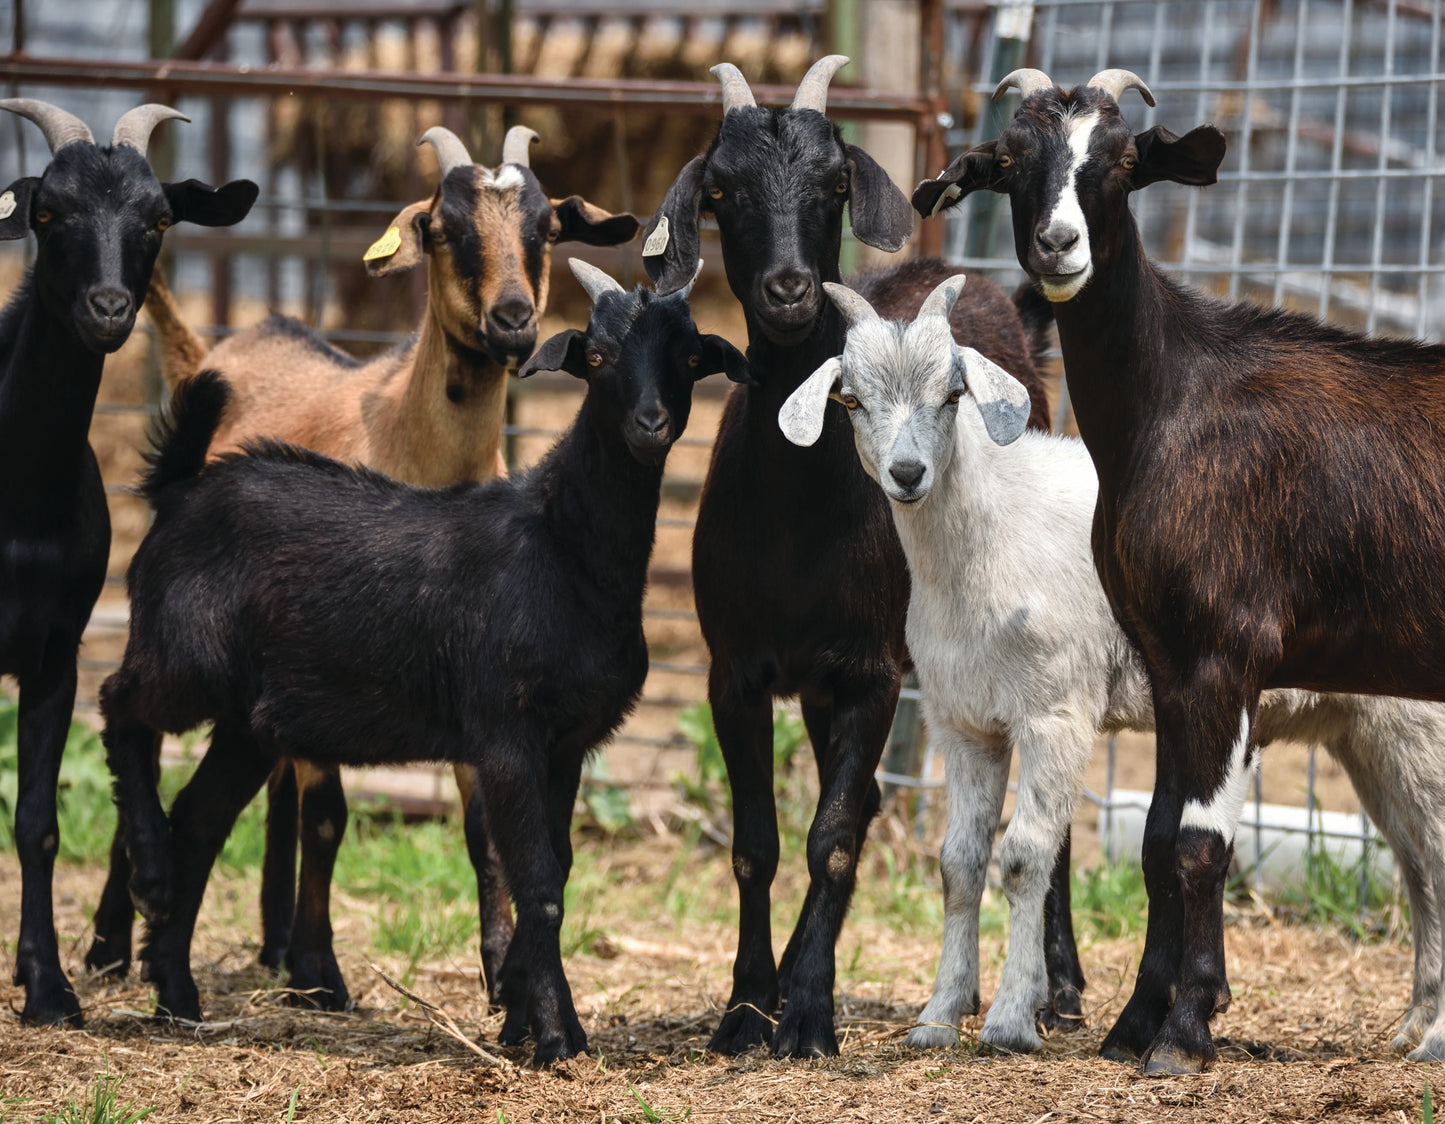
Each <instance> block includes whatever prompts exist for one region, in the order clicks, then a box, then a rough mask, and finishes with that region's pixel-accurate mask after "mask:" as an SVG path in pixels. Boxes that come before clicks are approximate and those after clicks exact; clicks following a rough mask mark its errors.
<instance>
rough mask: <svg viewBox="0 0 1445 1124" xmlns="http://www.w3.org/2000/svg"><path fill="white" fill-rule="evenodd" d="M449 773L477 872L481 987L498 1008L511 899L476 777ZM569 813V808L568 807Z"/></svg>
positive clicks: (469, 770)
mask: <svg viewBox="0 0 1445 1124" xmlns="http://www.w3.org/2000/svg"><path fill="white" fill-rule="evenodd" d="M452 772H453V773H454V774H455V776H456V779H457V790H458V791H459V792H460V793H461V796H462V825H463V828H464V829H465V831H466V837H467V854H468V855H469V856H470V857H471V860H472V869H473V870H474V871H476V874H477V910H478V913H479V915H480V920H481V929H482V941H481V953H482V987H483V988H484V989H485V990H486V992H487V1001H488V1002H489V1003H491V1005H492V1006H493V1007H501V1006H502V1005H503V1002H502V983H501V973H502V965H503V964H504V963H505V962H506V959H507V949H508V948H509V947H510V946H511V943H512V933H513V932H514V931H515V922H514V921H513V919H512V898H511V895H510V893H509V891H508V889H507V878H506V875H504V874H503V873H502V860H501V858H500V856H498V854H497V848H496V845H495V844H494V843H493V842H492V841H491V838H490V836H489V835H488V833H487V812H486V802H485V801H484V800H483V799H482V793H481V787H480V778H479V776H478V774H477V770H476V769H475V768H474V767H473V766H471V765H456V766H454V767H453V770H452ZM568 812H569V814H570V812H571V809H570V808H569V809H568Z"/></svg>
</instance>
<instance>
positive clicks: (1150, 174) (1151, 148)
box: [1131, 125, 1225, 189]
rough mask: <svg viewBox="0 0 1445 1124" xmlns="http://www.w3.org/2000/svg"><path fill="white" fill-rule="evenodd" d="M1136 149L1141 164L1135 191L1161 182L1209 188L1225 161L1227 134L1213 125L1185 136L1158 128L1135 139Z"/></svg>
mask: <svg viewBox="0 0 1445 1124" xmlns="http://www.w3.org/2000/svg"><path fill="white" fill-rule="evenodd" d="M1134 146H1135V147H1136V148H1137V149H1138V150H1139V163H1138V164H1137V165H1135V167H1134V175H1133V176H1132V178H1131V182H1132V183H1133V186H1134V187H1135V188H1136V189H1138V188H1141V187H1148V186H1149V185H1150V184H1151V183H1158V182H1159V181H1160V180H1170V181H1172V182H1174V183H1183V184H1188V185H1189V186H1191V187H1208V186H1209V185H1210V184H1212V183H1214V182H1215V180H1216V179H1217V173H1218V172H1219V165H1220V163H1221V162H1222V161H1223V160H1224V147H1225V146H1224V134H1223V133H1221V132H1220V131H1219V130H1218V129H1216V128H1215V127H1214V126H1213V125H1200V126H1199V128H1197V129H1190V130H1189V132H1187V133H1185V134H1184V135H1183V136H1182V137H1176V136H1175V135H1174V134H1173V133H1171V132H1170V131H1169V130H1168V129H1166V128H1164V127H1163V126H1162V125H1155V126H1154V128H1152V129H1149V130H1147V131H1145V132H1142V133H1140V134H1139V135H1138V136H1137V137H1135V138H1134Z"/></svg>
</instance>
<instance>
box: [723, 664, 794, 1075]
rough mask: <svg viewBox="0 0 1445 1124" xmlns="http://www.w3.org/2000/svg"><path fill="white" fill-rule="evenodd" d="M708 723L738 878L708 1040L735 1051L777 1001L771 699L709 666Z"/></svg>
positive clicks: (762, 1034)
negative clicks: (728, 961)
mask: <svg viewBox="0 0 1445 1124" xmlns="http://www.w3.org/2000/svg"><path fill="white" fill-rule="evenodd" d="M708 697H709V699H710V701H711V703H712V716H713V725H714V726H715V728H716V729H717V739H718V745H719V746H720V747H721V749H722V755H723V761H724V762H725V763H726V765H727V770H728V783H729V784H730V785H731V786H732V794H733V877H734V878H735V879H736V880H737V884H738V907H739V908H738V954H737V959H736V960H734V961H733V988H732V994H731V995H730V996H729V997H728V1005H727V1010H726V1011H725V1012H724V1013H723V1017H722V1020H721V1022H719V1024H718V1028H717V1030H716V1031H715V1032H714V1034H713V1036H712V1040H711V1041H710V1042H709V1043H708V1049H710V1050H715V1051H717V1052H718V1053H720V1054H741V1053H743V1052H744V1051H746V1050H749V1049H751V1048H752V1047H754V1046H757V1045H760V1044H762V1043H764V1042H767V1041H770V1040H771V1039H772V1036H773V1023H772V1016H773V1012H774V1011H776V1010H777V1006H778V968H777V964H776V962H775V961H774V960H773V936H772V920H771V917H770V897H771V890H772V885H773V876H774V875H775V874H776V873H777V871H778V814H777V805H776V804H775V802H774V798H773V710H772V701H771V699H769V697H768V696H767V695H766V694H764V693H763V692H762V691H761V690H755V689H750V688H744V687H742V686H741V685H736V684H734V683H732V682H731V681H730V680H729V678H728V677H727V676H726V675H725V674H724V673H723V672H721V671H720V670H719V668H718V665H717V664H716V663H715V664H713V670H712V673H711V674H710V676H709V678H708Z"/></svg>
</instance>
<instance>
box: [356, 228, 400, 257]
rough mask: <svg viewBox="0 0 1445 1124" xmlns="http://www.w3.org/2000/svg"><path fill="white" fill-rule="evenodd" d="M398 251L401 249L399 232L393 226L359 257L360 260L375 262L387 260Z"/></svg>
mask: <svg viewBox="0 0 1445 1124" xmlns="http://www.w3.org/2000/svg"><path fill="white" fill-rule="evenodd" d="M399 249H401V231H400V230H399V229H398V228H397V227H394V226H393V227H392V228H391V229H390V230H388V231H387V232H386V233H385V234H383V235H382V236H381V237H380V238H378V239H377V240H376V241H375V242H373V243H372V244H371V248H370V249H369V250H367V251H366V253H364V254H362V255H361V260H362V261H375V260H376V259H377V258H389V257H391V255H392V254H394V253H396V252H397V251H398V250H399Z"/></svg>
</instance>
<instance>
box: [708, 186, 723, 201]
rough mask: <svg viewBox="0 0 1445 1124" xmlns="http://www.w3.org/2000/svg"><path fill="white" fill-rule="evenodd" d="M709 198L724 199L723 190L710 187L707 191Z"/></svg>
mask: <svg viewBox="0 0 1445 1124" xmlns="http://www.w3.org/2000/svg"><path fill="white" fill-rule="evenodd" d="M707 197H708V198H709V199H721V198H722V197H723V189H722V188H720V187H710V188H708V189H707Z"/></svg>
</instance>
